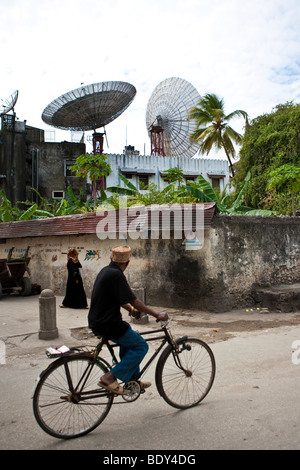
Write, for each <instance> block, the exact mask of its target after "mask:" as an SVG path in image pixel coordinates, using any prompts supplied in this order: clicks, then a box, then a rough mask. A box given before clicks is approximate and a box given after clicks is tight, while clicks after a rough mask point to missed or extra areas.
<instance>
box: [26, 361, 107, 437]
mask: <svg viewBox="0 0 300 470" xmlns="http://www.w3.org/2000/svg"><path fill="white" fill-rule="evenodd" d="M104 373H105V370H104V368H102V366H101V365H100V364H99V363H98V362H95V360H94V359H93V358H92V357H91V356H88V355H86V356H76V355H75V356H73V357H71V356H70V357H67V358H62V359H59V360H57V361H55V362H54V363H53V364H52V365H51V366H50V367H49V368H48V369H46V371H45V372H44V373H43V374H41V377H40V380H39V382H38V384H37V387H36V389H35V392H34V396H33V412H34V416H35V419H36V420H37V422H38V424H39V425H40V427H41V428H42V429H43V430H44V431H45V432H47V433H48V434H50V435H51V436H54V437H58V438H62V439H70V438H74V437H79V436H83V435H84V434H87V433H88V432H90V431H92V430H93V429H95V428H96V427H97V426H99V424H100V423H101V422H102V421H103V420H104V418H105V417H106V416H107V414H108V412H109V410H110V408H111V405H112V402H113V395H112V394H109V393H107V392H106V391H104V390H103V389H101V388H100V387H98V386H97V383H98V382H99V379H100V376H101V375H103V374H104Z"/></svg>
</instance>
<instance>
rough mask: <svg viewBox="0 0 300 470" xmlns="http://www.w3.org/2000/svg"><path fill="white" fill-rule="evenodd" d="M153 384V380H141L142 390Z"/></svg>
mask: <svg viewBox="0 0 300 470" xmlns="http://www.w3.org/2000/svg"><path fill="white" fill-rule="evenodd" d="M151 385H152V384H151V382H140V387H141V390H145V389H146V388H149V387H151Z"/></svg>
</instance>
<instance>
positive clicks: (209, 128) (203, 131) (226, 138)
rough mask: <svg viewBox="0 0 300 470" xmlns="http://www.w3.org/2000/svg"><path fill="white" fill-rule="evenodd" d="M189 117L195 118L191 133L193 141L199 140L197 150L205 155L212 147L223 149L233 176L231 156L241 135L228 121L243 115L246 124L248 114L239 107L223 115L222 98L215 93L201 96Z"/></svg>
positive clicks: (241, 137)
mask: <svg viewBox="0 0 300 470" xmlns="http://www.w3.org/2000/svg"><path fill="white" fill-rule="evenodd" d="M189 117H190V119H195V121H196V123H197V129H196V130H195V131H194V132H193V133H192V134H191V136H190V137H191V140H192V141H193V142H200V148H199V152H200V153H202V154H204V153H206V155H208V153H209V152H210V151H211V149H212V147H216V148H217V149H218V150H220V149H223V150H224V151H225V153H226V156H227V158H228V161H229V165H230V168H231V171H232V175H233V176H234V170H233V165H232V162H231V158H235V148H234V145H233V144H234V143H235V144H241V143H242V139H243V136H242V135H241V134H239V133H238V132H237V131H235V130H234V129H232V127H230V126H229V125H228V122H229V121H230V120H231V119H233V118H235V117H243V118H244V119H245V122H246V125H247V124H248V114H247V113H246V112H245V111H242V110H240V109H238V110H236V111H233V112H232V113H230V114H228V115H225V111H224V100H223V98H221V99H220V98H218V97H217V96H216V95H215V94H206V95H205V96H203V97H202V98H201V99H200V101H199V104H198V106H195V107H194V108H192V109H191V110H190V114H189Z"/></svg>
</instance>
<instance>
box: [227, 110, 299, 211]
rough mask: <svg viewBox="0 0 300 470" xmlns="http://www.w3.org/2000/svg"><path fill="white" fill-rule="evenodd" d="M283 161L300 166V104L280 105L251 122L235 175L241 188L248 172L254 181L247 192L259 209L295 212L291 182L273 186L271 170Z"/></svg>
mask: <svg viewBox="0 0 300 470" xmlns="http://www.w3.org/2000/svg"><path fill="white" fill-rule="evenodd" d="M283 165H292V166H294V167H296V168H299V167H300V105H299V104H293V103H290V102H288V103H286V104H284V105H278V106H276V107H275V108H274V110H273V111H272V112H271V113H269V114H264V115H261V116H258V117H257V118H255V119H253V121H252V122H251V123H250V124H249V125H248V126H247V129H246V132H245V135H244V141H243V145H242V148H241V150H240V160H239V162H238V164H237V170H236V175H235V177H234V184H235V187H236V188H237V189H238V188H239V187H240V185H241V184H242V183H243V181H244V179H245V177H246V175H247V173H248V172H249V171H250V172H251V181H250V184H249V186H248V188H247V191H246V193H245V198H246V201H247V203H248V204H249V205H250V206H252V207H254V208H257V209H270V210H275V211H277V212H278V213H281V214H291V213H292V209H291V208H292V194H291V191H290V189H289V188H288V185H285V186H282V187H281V191H280V193H278V191H277V188H276V187H275V186H274V187H272V188H271V187H270V186H269V179H270V173H271V172H272V171H274V170H276V169H277V168H279V167H281V166H283ZM294 199H295V202H294V204H295V207H296V208H297V207H298V208H299V207H300V195H299V191H298V193H296V194H295V196H294Z"/></svg>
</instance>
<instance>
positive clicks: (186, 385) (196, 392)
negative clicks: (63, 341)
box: [33, 319, 216, 439]
mask: <svg viewBox="0 0 300 470" xmlns="http://www.w3.org/2000/svg"><path fill="white" fill-rule="evenodd" d="M169 322H170V319H169V320H168V321H167V322H166V323H162V322H161V327H160V328H159V329H156V330H150V331H144V332H141V333H140V334H141V335H143V336H148V335H154V334H157V333H162V335H160V336H155V337H152V336H151V337H148V338H145V340H146V341H147V342H148V341H158V340H160V344H159V346H158V348H157V349H156V350H155V351H154V353H153V354H152V356H151V357H150V358H149V360H148V362H147V363H146V364H145V366H144V367H143V368H142V369H141V371H140V376H139V377H138V379H137V380H132V381H130V382H128V383H126V384H125V385H124V389H125V390H126V394H125V395H116V394H113V392H111V391H107V390H105V389H103V388H101V387H99V386H98V385H97V383H98V382H99V378H100V376H101V375H103V374H104V373H105V372H107V371H108V370H110V369H111V368H112V367H113V365H114V364H115V363H116V362H117V358H116V356H115V353H114V349H115V348H116V347H118V345H117V344H115V343H112V342H110V341H109V340H107V339H106V338H104V337H99V339H100V342H99V343H98V344H97V346H96V347H94V348H93V349H91V350H89V349H85V348H80V347H79V348H71V349H70V351H69V352H67V353H63V354H61V356H60V357H59V358H57V359H56V360H55V361H54V362H52V363H51V364H50V365H49V366H48V367H47V368H46V369H45V370H44V371H43V372H42V373H41V374H40V377H39V381H38V383H37V386H36V388H35V391H34V395H33V412H34V416H35V419H36V421H37V423H38V424H39V426H40V427H41V428H42V429H43V430H44V431H45V432H46V433H48V434H50V435H51V436H54V437H57V438H61V439H71V438H75V437H79V436H83V435H85V434H87V433H89V432H91V431H92V430H94V429H95V428H96V427H97V426H99V425H100V424H101V423H102V422H103V420H104V419H105V417H106V416H107V414H108V413H109V411H110V409H111V407H112V405H113V404H121V403H123V404H124V403H130V402H134V401H135V400H137V399H138V398H139V397H140V395H141V394H142V393H144V390H142V389H141V387H140V383H139V379H140V378H141V377H142V376H143V375H144V373H145V371H146V370H147V369H148V367H149V366H150V364H151V363H152V361H153V360H154V359H155V358H156V357H157V356H158V354H159V353H160V352H161V351H162V349H163V347H164V346H165V345H166V348H165V349H164V350H163V351H162V353H161V355H160V357H159V359H158V361H157V364H156V369H155V383H156V387H157V390H158V392H159V394H160V395H161V397H162V398H163V399H164V400H165V401H166V402H167V403H168V404H169V405H171V406H173V407H175V408H180V409H185V408H191V407H193V406H196V405H197V404H199V403H200V402H201V401H202V400H203V399H204V397H205V396H206V395H207V394H208V392H209V391H210V389H211V387H212V385H213V382H214V378H215V371H216V364H215V358H214V355H213V352H212V350H211V349H210V347H209V346H208V345H207V344H206V343H205V342H204V341H202V340H200V339H198V338H189V337H188V336H182V337H179V338H177V339H174V338H173V336H172V333H171V331H170V329H169V327H168V324H169ZM104 346H106V347H107V350H108V351H109V353H110V357H111V359H112V361H108V360H106V359H104V358H103V357H101V356H100V353H101V352H103V351H104V349H103V348H104ZM105 351H106V350H105ZM50 356H51V355H50Z"/></svg>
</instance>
